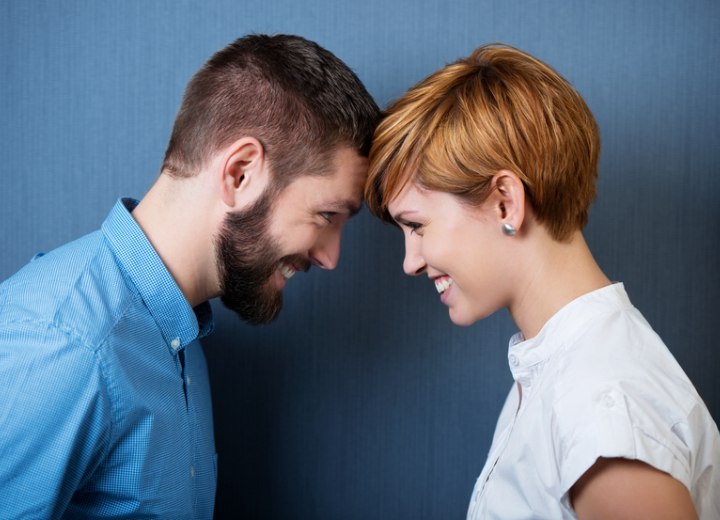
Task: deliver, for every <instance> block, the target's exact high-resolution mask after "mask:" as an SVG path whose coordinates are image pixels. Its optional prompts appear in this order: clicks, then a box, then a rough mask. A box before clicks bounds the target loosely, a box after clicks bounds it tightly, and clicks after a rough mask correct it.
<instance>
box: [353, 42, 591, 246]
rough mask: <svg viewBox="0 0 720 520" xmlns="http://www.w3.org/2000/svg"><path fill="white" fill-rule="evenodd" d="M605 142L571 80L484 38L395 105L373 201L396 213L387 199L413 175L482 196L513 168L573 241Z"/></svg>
mask: <svg viewBox="0 0 720 520" xmlns="http://www.w3.org/2000/svg"><path fill="white" fill-rule="evenodd" d="M599 151H600V137H599V132H598V127H597V124H596V122H595V118H594V117H593V115H592V113H591V112H590V109H589V108H588V107H587V105H586V104H585V102H584V101H583V99H582V97H581V96H580V94H578V93H577V91H576V90H575V89H574V88H573V87H572V86H571V85H570V83H569V82H568V81H567V80H565V79H564V78H563V77H562V76H560V74H558V73H557V72H556V71H554V70H553V69H552V68H550V67H549V66H548V65H546V64H545V63H543V62H542V61H540V60H538V59H537V58H534V57H533V56H530V55H529V54H527V53H525V52H523V51H520V50H518V49H515V48H513V47H509V46H506V45H502V44H490V45H484V46H482V47H479V48H478V49H477V50H475V51H474V52H473V53H472V54H471V55H470V56H469V57H468V58H465V59H461V60H459V61H457V62H455V63H453V64H450V65H447V66H446V67H444V68H442V69H440V70H438V71H437V72H435V73H433V74H431V75H430V76H428V77H427V78H426V79H425V80H423V81H422V82H420V83H419V84H417V85H416V86H414V87H413V88H411V89H410V90H409V91H408V92H406V93H405V94H404V95H403V96H402V97H401V98H400V99H398V100H397V101H395V102H394V103H392V104H391V105H390V106H389V107H388V109H387V110H386V112H385V114H384V117H383V120H382V121H381V123H380V125H379V126H378V128H377V129H376V131H375V136H374V140H373V145H372V148H371V150H370V171H369V176H368V180H367V183H366V185H365V200H366V203H367V205H368V208H369V209H370V211H371V212H372V213H373V214H374V215H375V216H377V217H380V218H381V219H383V220H385V221H388V222H393V219H392V217H391V215H390V214H389V213H388V209H387V208H388V204H389V203H390V202H391V201H392V200H393V199H394V198H395V197H396V196H397V195H398V194H399V193H400V191H402V189H403V187H404V186H405V185H406V184H407V183H408V182H416V183H417V184H418V185H419V186H420V187H422V188H425V189H428V190H434V191H442V192H447V193H452V194H455V195H457V196H458V197H459V198H460V199H461V200H462V201H463V202H465V203H467V204H471V205H479V204H482V203H483V202H484V201H485V199H486V198H487V197H488V195H489V194H490V190H491V182H490V181H491V179H492V177H493V175H494V174H495V173H497V172H498V171H500V170H503V169H505V170H511V171H513V172H514V173H515V174H517V175H518V177H519V178H520V179H521V180H522V182H523V184H524V186H525V190H526V197H527V200H528V201H529V202H530V204H531V206H532V209H533V212H534V214H535V216H536V218H537V219H538V221H539V222H540V223H542V224H543V225H544V226H545V227H546V229H548V231H549V232H550V233H551V235H552V236H553V238H555V239H556V240H560V241H564V240H567V239H569V237H570V235H571V234H572V232H573V231H574V230H577V229H582V228H583V227H584V226H585V224H586V223H587V219H588V209H589V206H590V203H591V202H592V200H593V198H594V197H595V180H596V178H597V163H598V155H599Z"/></svg>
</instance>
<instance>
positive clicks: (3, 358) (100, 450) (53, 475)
mask: <svg viewBox="0 0 720 520" xmlns="http://www.w3.org/2000/svg"><path fill="white" fill-rule="evenodd" d="M101 367H102V365H101V363H100V362H99V360H98V358H97V354H96V352H94V351H93V350H92V349H90V348H89V347H88V346H87V345H85V344H84V343H83V342H82V340H81V339H80V338H78V337H75V336H73V334H72V333H71V331H68V330H63V329H62V328H61V327H59V326H57V325H55V324H52V323H43V322H35V321H31V320H23V321H15V322H10V323H7V322H6V323H3V324H2V325H1V326H0V396H2V398H0V461H2V463H1V464H0V496H1V497H2V502H3V506H2V516H3V518H5V519H12V518H56V517H59V516H61V515H62V512H63V511H64V510H65V509H66V508H67V505H68V504H69V502H70V500H71V498H72V497H73V494H74V493H75V492H76V491H77V490H79V489H81V488H82V486H83V484H84V483H85V482H86V481H87V480H88V478H89V477H90V476H91V475H92V473H93V471H94V470H95V469H96V468H97V467H98V465H99V464H100V462H101V461H102V459H103V458H104V456H105V451H106V449H107V448H106V446H107V444H108V437H109V434H110V424H111V421H110V403H109V399H108V397H107V391H106V385H105V382H104V378H103V374H102V369H101Z"/></svg>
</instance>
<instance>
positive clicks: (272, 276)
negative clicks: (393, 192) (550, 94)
mask: <svg viewBox="0 0 720 520" xmlns="http://www.w3.org/2000/svg"><path fill="white" fill-rule="evenodd" d="M378 116H379V110H378V108H377V106H376V104H375V103H374V101H373V100H372V98H371V97H370V95H369V94H368V93H367V91H366V90H365V88H364V87H363V85H362V84H361V83H360V81H359V80H358V78H357V77H356V76H355V75H354V74H353V73H352V72H351V71H350V70H349V69H348V68H347V67H346V66H345V65H344V64H343V63H342V62H341V61H340V60H339V59H337V58H336V57H335V56H333V55H332V54H331V53H329V52H328V51H326V50H324V49H322V48H321V47H319V46H318V45H316V44H314V43H313V42H309V41H307V40H304V39H302V38H299V37H295V36H273V37H270V36H263V35H253V36H247V37H244V38H241V39H239V40H237V41H235V42H233V43H232V44H230V45H229V46H228V47H226V48H225V49H223V50H221V51H220V52H218V53H217V54H215V55H214V56H213V57H212V58H211V59H210V60H209V61H208V62H207V63H206V64H205V65H204V66H203V67H202V69H201V70H200V71H199V72H198V73H197V74H196V75H195V76H194V77H193V79H192V80H191V81H190V83H189V85H188V87H187V90H186V93H185V97H184V99H183V102H182V105H181V107H180V111H179V113H178V116H177V119H176V121H175V125H174V128H173V132H172V136H171V139H170V143H169V146H168V149H167V152H166V155H165V160H164V163H163V166H162V170H161V174H160V176H159V178H158V180H157V182H156V183H155V184H154V185H153V187H152V188H151V189H150V191H149V192H148V193H147V194H146V196H145V197H144V198H143V200H142V201H141V202H140V203H137V202H136V201H133V200H131V199H122V200H119V201H118V202H117V204H116V205H115V207H114V208H113V209H112V211H111V212H110V214H109V216H108V217H107V219H106V220H105V222H104V223H103V224H102V227H101V229H100V230H98V231H96V232H94V233H92V234H90V235H88V236H85V237H83V238H81V239H79V240H76V241H74V242H71V243H70V244H67V245H65V246H63V247H60V248H59V249H57V250H55V251H53V252H51V253H49V254H47V255H44V256H41V257H40V256H38V257H37V258H36V259H35V260H34V261H33V262H31V263H30V264H29V265H27V266H26V267H25V268H23V269H22V270H21V271H19V272H18V273H17V274H15V275H14V276H13V277H11V278H10V279H8V280H7V281H5V282H4V283H3V284H2V285H0V396H2V397H1V398H0V460H1V461H2V464H0V497H2V499H0V516H1V517H2V518H60V517H62V518H120V517H122V518H129V517H141V518H149V517H153V518H155V517H157V518H173V519H174V518H211V517H212V513H213V503H214V494H215V482H216V466H215V449H214V441H213V430H212V415H211V404H210V390H209V384H208V378H207V369H206V365H205V359H204V356H203V353H202V349H201V346H200V344H199V342H198V340H199V339H201V338H202V337H204V336H205V335H207V334H209V333H210V332H211V330H212V327H213V322H212V314H211V310H210V306H209V304H208V303H207V301H208V300H209V299H211V298H214V297H217V296H220V297H221V298H222V301H223V302H224V304H225V305H226V306H228V307H229V308H231V309H233V310H234V311H236V312H237V313H238V314H239V316H240V317H241V318H243V319H245V320H247V321H248V322H250V323H254V324H260V323H266V322H268V321H270V320H272V319H273V318H274V317H275V316H276V315H277V314H278V312H279V310H280V307H281V305H282V290H283V287H284V285H285V283H286V281H287V279H288V278H290V277H291V276H292V275H293V274H294V273H296V272H297V271H306V270H307V269H308V268H309V267H310V266H311V265H315V266H317V267H320V268H323V269H333V268H334V267H335V265H336V263H337V261H338V256H339V246H340V233H341V231H342V228H343V225H344V224H345V222H346V221H347V220H348V218H350V217H351V216H352V215H353V214H354V213H355V212H356V211H357V210H358V209H359V207H360V204H361V200H362V199H361V197H362V187H363V184H364V180H365V175H366V169H367V160H366V158H365V157H366V156H367V153H368V150H369V145H370V139H371V137H372V133H373V130H374V127H375V124H376V121H377V119H378Z"/></svg>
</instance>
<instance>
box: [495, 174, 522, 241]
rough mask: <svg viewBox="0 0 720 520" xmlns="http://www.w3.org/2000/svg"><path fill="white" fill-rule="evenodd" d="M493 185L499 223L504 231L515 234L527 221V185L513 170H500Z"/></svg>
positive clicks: (511, 234)
mask: <svg viewBox="0 0 720 520" xmlns="http://www.w3.org/2000/svg"><path fill="white" fill-rule="evenodd" d="M491 185H492V188H493V206H494V210H495V213H496V215H497V218H498V225H499V226H500V229H501V230H502V231H503V233H505V234H506V235H508V236H514V235H515V234H517V233H518V232H519V231H520V229H521V228H522V225H523V222H524V221H525V185H524V184H523V182H522V181H521V180H520V177H518V176H517V174H516V173H515V172H513V171H511V170H500V171H498V172H497V173H496V174H495V175H494V176H493V178H492V180H491Z"/></svg>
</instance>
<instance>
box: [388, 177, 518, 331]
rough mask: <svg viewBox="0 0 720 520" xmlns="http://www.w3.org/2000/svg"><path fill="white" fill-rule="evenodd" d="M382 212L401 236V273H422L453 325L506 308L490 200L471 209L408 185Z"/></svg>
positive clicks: (497, 226)
mask: <svg viewBox="0 0 720 520" xmlns="http://www.w3.org/2000/svg"><path fill="white" fill-rule="evenodd" d="M388 209H389V211H390V214H391V215H392V216H393V218H394V219H395V221H396V222H397V223H398V224H399V225H400V227H401V229H402V230H403V233H404V235H405V261H404V263H403V269H404V270H405V273H406V274H408V275H411V276H412V275H418V274H421V273H427V275H428V277H429V278H430V279H431V280H432V281H433V282H434V284H435V288H436V289H437V291H438V293H439V294H440V300H441V301H442V303H444V304H445V305H447V306H448V308H449V313H450V319H451V320H452V321H453V323H455V324H456V325H470V324H472V323H474V322H475V321H477V320H479V319H482V318H485V317H487V316H489V315H490V314H492V313H493V312H495V311H496V310H498V309H499V308H502V307H505V306H507V305H508V302H509V287H508V286H509V283H510V282H511V279H510V278H508V276H510V271H511V270H510V269H509V267H508V265H509V264H511V262H508V259H507V255H506V254H505V253H506V252H507V244H508V237H506V236H504V235H503V233H502V227H501V225H502V223H501V220H500V214H499V211H498V210H497V209H496V208H495V207H494V205H493V197H492V196H491V197H490V198H489V199H488V200H487V201H486V202H485V203H484V204H483V205H482V206H480V207H477V208H474V207H470V206H468V205H466V204H462V203H461V202H460V199H459V198H458V197H457V196H455V195H452V194H449V193H444V192H439V191H431V190H426V189H423V188H421V187H419V186H417V185H416V184H415V183H413V182H410V183H408V184H407V186H406V187H405V188H404V189H403V190H402V191H401V192H400V194H399V195H398V196H397V197H396V198H395V199H393V200H392V201H391V202H390V204H389V205H388Z"/></svg>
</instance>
